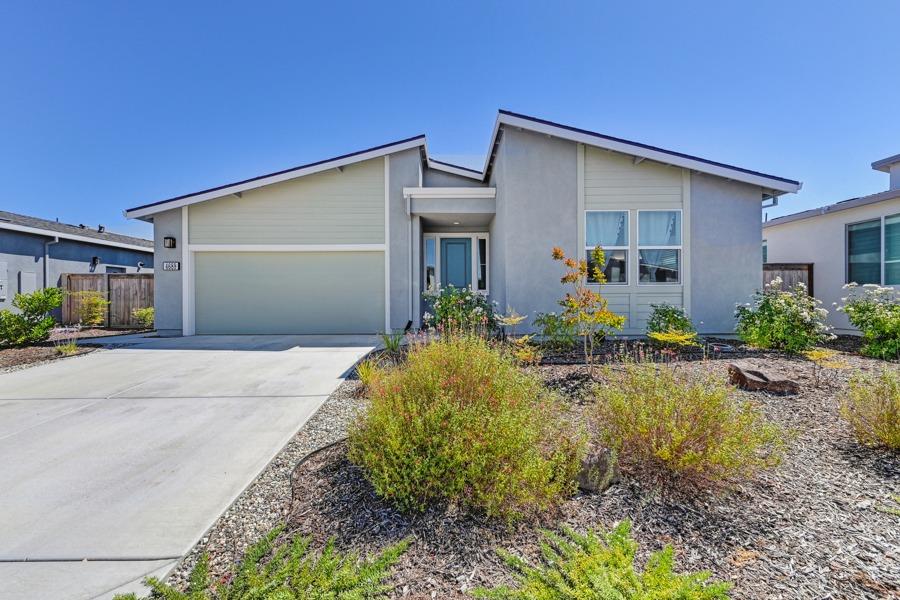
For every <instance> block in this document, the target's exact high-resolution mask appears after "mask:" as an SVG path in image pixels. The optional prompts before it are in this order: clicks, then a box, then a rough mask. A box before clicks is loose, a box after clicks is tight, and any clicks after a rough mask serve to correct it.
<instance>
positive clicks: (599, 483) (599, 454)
mask: <svg viewBox="0 0 900 600" xmlns="http://www.w3.org/2000/svg"><path fill="white" fill-rule="evenodd" d="M618 481H619V464H618V461H617V460H616V456H615V454H614V453H613V452H612V451H610V450H607V449H606V448H594V449H591V450H590V451H589V452H588V454H587V456H585V457H584V459H583V460H582V461H581V470H580V471H579V472H578V487H579V488H580V489H582V490H584V491H586V492H602V491H604V490H605V489H606V488H608V487H609V486H611V485H612V484H614V483H618Z"/></svg>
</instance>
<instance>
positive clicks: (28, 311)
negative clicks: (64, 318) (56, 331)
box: [0, 288, 63, 346]
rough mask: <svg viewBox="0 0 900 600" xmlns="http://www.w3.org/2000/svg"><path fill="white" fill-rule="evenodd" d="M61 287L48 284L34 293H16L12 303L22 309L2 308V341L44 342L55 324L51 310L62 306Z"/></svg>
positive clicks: (10, 343)
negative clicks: (48, 286)
mask: <svg viewBox="0 0 900 600" xmlns="http://www.w3.org/2000/svg"><path fill="white" fill-rule="evenodd" d="M62 300H63V292H62V290H60V289H59V288H44V289H42V290H37V291H35V292H32V293H30V294H16V296H15V298H13V302H12V305H13V306H14V307H15V308H17V309H19V312H13V311H11V310H7V309H4V310H0V345H2V346H24V345H26V344H36V343H39V342H44V341H46V340H47V339H48V338H49V337H50V332H51V331H52V330H53V326H54V324H55V322H54V320H53V317H52V316H50V313H51V312H52V311H53V310H55V309H57V308H59V307H60V306H62Z"/></svg>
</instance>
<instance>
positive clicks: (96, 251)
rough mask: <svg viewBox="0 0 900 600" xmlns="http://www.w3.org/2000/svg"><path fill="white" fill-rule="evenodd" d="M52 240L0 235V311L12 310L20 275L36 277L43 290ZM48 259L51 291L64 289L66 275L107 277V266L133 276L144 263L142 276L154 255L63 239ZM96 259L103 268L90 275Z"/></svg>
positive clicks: (4, 233) (14, 233)
mask: <svg viewBox="0 0 900 600" xmlns="http://www.w3.org/2000/svg"><path fill="white" fill-rule="evenodd" d="M52 239H53V238H51V237H49V236H41V235H34V234H30V233H21V232H16V231H8V230H3V231H0V263H6V265H5V266H6V269H5V270H3V269H2V265H0V280H2V281H4V286H5V287H6V289H5V290H4V292H5V296H6V297H5V299H3V300H0V309H3V308H12V301H13V298H14V297H15V295H16V293H18V292H19V277H20V273H23V272H24V273H34V277H35V283H36V287H37V289H40V288H43V287H44V243H45V242H47V241H51V240H52ZM49 256H50V265H49V266H50V268H49V270H48V281H47V283H48V285H49V286H51V287H58V286H59V285H61V283H62V281H61V275H62V274H63V273H91V272H95V273H105V272H106V267H108V266H114V267H122V268H124V269H125V271H126V272H128V273H133V272H135V271H137V270H138V263H139V262H143V263H144V267H143V269H142V271H143V272H152V271H153V254H152V253H150V252H139V251H135V250H128V249H126V248H116V247H113V246H103V245H96V244H89V243H84V242H78V241H73V240H66V239H60V240H59V242H58V243H55V244H51V245H50V247H49ZM95 256H99V257H100V261H101V262H100V266H99V267H97V269H96V270H95V271H91V259H92V258H93V257H95ZM57 312H58V311H57ZM56 316H57V317H59V316H60V315H59V314H57V315H56Z"/></svg>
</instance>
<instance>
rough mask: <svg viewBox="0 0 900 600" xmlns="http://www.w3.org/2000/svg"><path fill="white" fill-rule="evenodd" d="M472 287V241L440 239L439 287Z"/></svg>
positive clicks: (467, 239)
mask: <svg viewBox="0 0 900 600" xmlns="http://www.w3.org/2000/svg"><path fill="white" fill-rule="evenodd" d="M448 285H452V286H453V287H457V288H466V287H469V286H471V285H472V240H471V239H470V238H441V287H447V286H448Z"/></svg>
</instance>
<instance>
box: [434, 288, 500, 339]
mask: <svg viewBox="0 0 900 600" xmlns="http://www.w3.org/2000/svg"><path fill="white" fill-rule="evenodd" d="M422 296H423V297H424V298H425V301H426V302H427V303H428V305H429V308H430V310H431V311H433V312H434V314H431V313H429V312H426V313H425V325H426V326H427V327H433V328H435V329H437V330H438V331H439V332H441V333H479V334H482V335H488V334H491V333H493V332H494V331H495V330H496V329H497V325H498V322H497V315H496V314H495V313H494V306H493V305H492V304H491V303H490V302H488V299H487V297H486V296H485V295H484V294H480V293H478V292H476V291H474V290H472V288H458V287H453V286H452V285H450V286H447V287H445V288H443V289H441V290H439V291H437V292H426V293H425V294H423V295H422Z"/></svg>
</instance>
